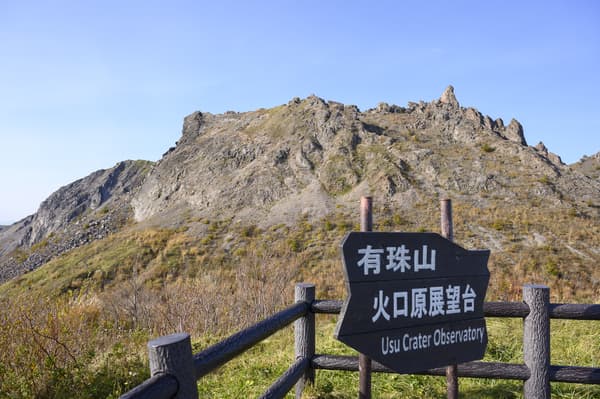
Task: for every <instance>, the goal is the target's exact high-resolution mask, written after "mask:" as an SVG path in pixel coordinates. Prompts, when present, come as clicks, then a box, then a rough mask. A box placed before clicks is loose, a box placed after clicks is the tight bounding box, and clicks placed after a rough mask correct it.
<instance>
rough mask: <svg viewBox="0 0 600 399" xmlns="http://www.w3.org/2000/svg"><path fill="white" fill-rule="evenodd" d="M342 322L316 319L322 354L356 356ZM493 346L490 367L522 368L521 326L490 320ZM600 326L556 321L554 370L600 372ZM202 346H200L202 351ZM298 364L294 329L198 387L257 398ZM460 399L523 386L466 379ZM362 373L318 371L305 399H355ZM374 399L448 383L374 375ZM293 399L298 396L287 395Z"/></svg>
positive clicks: (562, 388) (559, 389) (556, 392)
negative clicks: (342, 338)
mask: <svg viewBox="0 0 600 399" xmlns="http://www.w3.org/2000/svg"><path fill="white" fill-rule="evenodd" d="M336 319H337V317H335V316H334V317H332V316H325V315H319V316H317V334H318V335H317V350H316V351H317V353H327V354H346V355H353V354H354V355H355V354H356V353H355V352H353V351H352V350H351V349H348V348H347V347H345V346H344V345H343V344H341V343H339V342H338V341H336V340H335V339H334V338H333V330H334V327H335V320H336ZM487 324H488V334H489V338H490V341H489V344H488V349H487V353H486V356H485V358H484V360H485V361H502V362H510V363H521V362H522V359H523V353H522V322H521V320H518V319H497V318H488V319H487ZM595 326H597V322H589V321H571V320H569V321H552V337H551V339H552V352H551V353H552V364H561V365H579V366H590V367H600V331H599V330H598V329H597V328H594V327H595ZM197 346H201V345H197ZM292 361H293V332H292V329H291V328H286V329H285V330H283V331H281V332H279V333H277V334H276V335H274V336H273V337H271V338H269V339H267V340H265V341H263V342H261V343H260V344H259V345H257V346H256V347H255V348H253V349H251V350H250V351H248V352H246V353H245V354H243V355H242V356H240V357H239V358H237V359H235V360H233V361H231V362H230V363H229V364H227V365H226V366H224V367H222V368H221V369H219V370H218V371H216V372H214V373H212V374H210V375H208V376H206V377H204V378H203V379H201V380H200V381H199V384H198V389H199V392H200V397H201V398H215V399H216V398H239V397H258V396H259V395H260V394H262V393H263V392H264V391H265V390H266V389H267V388H268V387H269V385H270V384H272V383H273V382H274V381H275V380H276V379H277V378H278V377H279V376H280V375H281V374H282V373H283V372H284V371H285V370H286V369H287V367H288V366H289V365H290V364H291V363H292ZM459 384H460V385H459V386H460V395H461V396H462V397H465V398H520V397H522V396H523V395H522V390H523V383H522V382H520V381H509V380H486V379H477V378H461V379H460V380H459ZM551 385H552V397H553V398H588V399H592V398H598V397H600V386H593V385H582V384H565V383H552V384H551ZM357 389H358V373H352V372H343V371H328V370H317V373H316V381H315V386H314V387H311V388H309V389H307V390H306V391H305V393H304V397H305V398H311V399H316V398H322V399H338V398H339V399H341V398H355V397H356V396H357ZM372 389H373V397H374V398H396V397H398V395H401V396H402V397H403V398H444V397H446V385H445V377H430V376H418V375H399V374H386V373H375V374H373V380H372ZM287 397H288V398H292V397H293V393H290V394H288V396H287Z"/></svg>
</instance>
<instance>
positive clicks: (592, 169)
mask: <svg viewBox="0 0 600 399" xmlns="http://www.w3.org/2000/svg"><path fill="white" fill-rule="evenodd" d="M571 167H572V168H573V169H574V170H577V171H578V172H580V173H581V174H583V175H585V176H587V177H589V178H590V179H594V180H598V181H600V152H597V153H596V154H594V155H592V156H584V157H583V158H581V159H580V160H579V161H578V162H576V163H574V164H573V165H571Z"/></svg>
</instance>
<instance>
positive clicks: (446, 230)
mask: <svg viewBox="0 0 600 399" xmlns="http://www.w3.org/2000/svg"><path fill="white" fill-rule="evenodd" d="M440 215H441V220H440V227H441V230H442V237H444V238H447V239H448V240H450V241H454V224H453V221H452V200H450V199H443V200H441V201H440ZM446 395H447V398H448V399H457V398H458V367H457V365H456V364H451V365H449V366H447V367H446Z"/></svg>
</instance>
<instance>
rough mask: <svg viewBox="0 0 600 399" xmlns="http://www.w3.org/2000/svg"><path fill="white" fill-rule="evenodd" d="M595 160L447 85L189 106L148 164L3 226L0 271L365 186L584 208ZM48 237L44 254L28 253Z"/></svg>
mask: <svg viewBox="0 0 600 399" xmlns="http://www.w3.org/2000/svg"><path fill="white" fill-rule="evenodd" d="M597 158H598V156H597V155H596V156H595V158H594V159H596V160H597ZM596 160H591V161H588V160H584V161H582V162H581V163H580V164H578V165H575V166H574V167H571V166H568V165H565V164H563V163H562V161H561V160H560V157H558V156H557V155H555V154H552V153H551V152H549V151H548V149H547V148H546V147H545V146H544V145H543V144H542V143H540V144H538V145H537V146H536V147H529V146H527V142H526V140H525V136H524V131H523V127H522V126H521V124H520V123H519V122H518V121H516V120H514V119H513V120H511V122H510V123H509V124H508V126H505V125H504V121H503V120H502V119H500V118H498V119H496V120H493V119H492V118H490V117H489V116H487V115H483V114H481V113H480V112H479V111H478V110H476V109H475V108H465V107H461V106H460V104H459V102H458V100H457V99H456V96H455V94H454V88H453V87H452V86H449V87H448V88H447V89H446V90H445V91H444V93H443V94H442V96H441V97H440V98H439V99H437V100H433V101H431V102H424V101H420V102H418V103H416V102H410V103H408V105H407V106H406V107H401V106H397V105H389V104H386V103H380V104H378V105H377V107H376V108H373V109H369V110H366V111H364V112H361V111H360V110H359V109H358V108H357V107H356V106H354V105H344V104H340V103H337V102H334V101H325V100H323V99H321V98H319V97H316V96H309V97H308V98H306V99H303V100H301V99H299V98H294V99H292V100H291V101H290V102H289V103H287V104H284V105H281V106H279V107H275V108H272V109H261V110H258V111H253V112H244V113H237V112H227V113H225V114H221V115H213V114H210V113H204V112H194V113H193V114H191V115H189V116H187V117H186V118H185V120H184V124H183V131H182V136H181V139H180V140H179V141H178V142H177V144H176V146H175V147H173V148H171V149H169V150H168V151H167V152H166V153H165V154H164V155H163V157H162V159H161V160H160V161H158V162H157V163H156V164H155V165H154V166H152V167H150V164H148V163H143V162H130V161H128V162H125V163H122V164H119V165H117V166H116V167H115V168H112V169H109V170H107V171H99V172H96V173H94V174H92V175H90V176H88V177H86V178H84V179H82V180H80V181H77V182H75V183H73V184H71V185H69V186H67V187H64V188H62V189H60V190H59V191H57V192H56V193H55V194H53V195H52V196H51V197H50V198H49V199H48V200H46V201H45V202H44V203H43V204H42V205H41V207H40V210H39V211H38V212H37V213H36V214H35V215H33V216H30V217H28V218H26V219H24V220H23V221H21V222H19V223H17V224H15V225H13V226H10V227H8V228H5V229H3V230H0V280H2V279H6V278H7V277H10V276H13V275H16V274H18V273H21V272H23V271H24V270H29V269H31V268H35V267H37V266H39V265H40V264H41V263H43V262H44V261H45V260H47V259H49V257H51V256H53V254H56V253H60V252H61V251H66V250H68V249H69V248H72V247H74V246H77V245H82V244H84V243H86V242H89V241H91V240H94V239H96V238H99V237H102V236H104V235H106V234H108V233H109V232H110V231H114V230H116V229H118V228H120V226H122V225H123V221H124V220H125V219H127V217H129V216H131V215H133V217H134V218H135V220H136V221H137V222H139V223H146V224H155V225H163V226H164V225H167V226H173V225H180V224H188V225H189V224H193V223H194V222H193V221H194V220H199V219H200V218H203V219H205V220H206V219H208V220H214V219H227V218H231V219H233V220H234V221H239V222H242V223H251V224H257V225H259V226H261V227H267V226H272V225H275V224H279V223H294V221H295V220H296V219H298V218H299V217H301V216H302V217H308V218H320V217H322V216H324V215H327V214H329V213H331V212H332V211H334V210H335V209H338V208H340V207H341V208H353V207H355V204H356V201H357V199H358V198H359V197H360V196H361V195H364V194H371V195H374V196H376V197H377V199H378V201H380V202H381V203H385V204H388V205H390V206H392V207H393V208H394V209H401V210H410V209H411V207H413V206H414V205H415V204H416V203H418V202H420V201H423V200H426V199H427V200H431V199H432V198H436V197H442V196H444V197H446V196H449V197H452V198H454V199H456V200H459V201H463V202H467V203H472V204H477V205H478V206H479V205H483V206H485V205H486V204H497V203H502V204H503V206H510V204H522V203H528V202H530V201H532V199H539V200H543V201H544V202H545V203H547V204H550V205H551V206H555V207H569V209H570V207H580V206H581V207H583V206H588V205H585V204H586V203H587V204H589V203H592V202H594V201H598V198H600V181H599V180H598V178H597V170H598V169H594V168H595V166H589V165H597V161H596ZM594 162H596V163H594ZM590 170H592V171H596V172H594V173H595V174H594V173H591V172H589V171H590ZM103 209H108V211H104V212H106V213H105V214H103ZM102 215H104V216H102ZM84 225H85V226H86V227H85V228H84V227H83V226H84ZM92 227H93V228H92ZM190 231H194V230H193V229H191V230H190ZM50 235H53V237H54V239H50V240H48V242H49V243H50V244H51V245H47V247H48V248H50V249H51V250H50V251H49V254H47V255H44V254H45V252H44V250H43V249H41V250H40V249H36V250H35V251H33V252H31V251H30V248H31V246H32V245H34V246H35V245H36V244H37V243H40V242H42V241H43V240H45V239H48V237H49V236H50ZM56 237H59V238H56ZM52 245H54V246H55V247H53V246H52ZM44 248H45V247H44ZM54 248H58V249H54ZM20 249H24V250H27V251H30V252H27V253H26V254H27V257H26V259H25V260H23V259H20V261H19V260H17V259H16V258H17V257H16V256H15V251H18V250H20ZM7 259H8V260H7ZM7 270H8V271H7Z"/></svg>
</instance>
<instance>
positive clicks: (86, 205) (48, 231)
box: [0, 161, 152, 281]
mask: <svg viewBox="0 0 600 399" xmlns="http://www.w3.org/2000/svg"><path fill="white" fill-rule="evenodd" d="M151 166H152V163H151V162H148V161H124V162H119V163H118V164H117V165H115V166H114V167H112V168H110V169H106V170H99V171H96V172H94V173H92V174H90V175H89V176H87V177H85V178H83V179H80V180H77V181H75V182H73V183H71V184H69V185H67V186H65V187H61V188H60V189H58V190H57V191H56V192H54V193H53V194H52V195H51V196H50V197H48V198H47V199H46V200H45V201H44V202H42V204H41V205H40V207H39V209H38V211H37V212H36V213H35V214H33V215H31V216H28V217H26V218H25V219H23V220H21V221H19V222H17V223H15V224H13V225H12V226H7V227H5V228H4V229H2V230H0V281H3V280H6V279H9V278H11V277H14V276H17V275H20V274H22V273H24V272H27V271H29V270H33V269H35V268H37V267H39V266H40V265H42V264H44V263H45V262H47V261H48V260H50V259H52V258H53V257H55V256H57V255H60V254H62V253H64V252H67V251H69V250H71V249H73V248H76V247H79V246H82V245H85V244H87V243H89V242H92V241H94V240H98V239H102V238H104V237H106V236H107V235H108V234H110V233H112V232H115V231H117V230H118V229H120V228H121V227H122V226H123V225H124V224H125V223H126V221H127V220H128V219H129V218H130V215H131V206H130V202H131V198H132V197H133V195H134V194H135V193H136V191H137V190H138V189H139V187H140V185H141V183H142V182H143V179H144V178H145V176H146V174H147V173H148V171H149V170H150V168H151Z"/></svg>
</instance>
